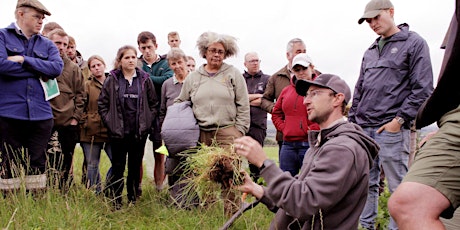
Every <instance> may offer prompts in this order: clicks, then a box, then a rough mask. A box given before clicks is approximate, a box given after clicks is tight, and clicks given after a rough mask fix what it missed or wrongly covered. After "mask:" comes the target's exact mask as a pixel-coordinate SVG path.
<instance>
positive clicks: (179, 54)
mask: <svg viewBox="0 0 460 230" xmlns="http://www.w3.org/2000/svg"><path fill="white" fill-rule="evenodd" d="M166 58H167V59H168V60H170V59H181V58H182V59H184V61H188V57H187V55H185V53H184V51H182V50H181V49H180V48H177V47H173V48H171V50H170V51H169V52H168V54H167V55H166Z"/></svg>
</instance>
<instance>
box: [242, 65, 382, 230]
mask: <svg viewBox="0 0 460 230" xmlns="http://www.w3.org/2000/svg"><path fill="white" fill-rule="evenodd" d="M296 91H297V93H298V94H299V95H301V96H304V101H303V103H304V104H305V106H306V109H307V113H308V119H309V120H310V121H313V122H316V123H318V124H319V126H320V130H319V131H310V132H309V133H308V139H309V142H310V149H309V150H308V151H307V153H306V154H305V158H304V161H303V165H302V168H301V170H300V174H299V175H298V176H295V177H293V176H291V174H290V173H289V172H283V171H282V170H281V169H280V168H279V167H277V166H276V164H275V163H274V162H273V161H271V160H268V158H267V155H266V154H265V153H264V152H263V149H262V147H261V146H260V144H259V143H258V142H257V141H255V140H254V139H252V138H250V137H242V138H239V139H236V140H235V147H236V150H237V153H238V154H240V155H242V156H244V157H246V158H247V159H248V161H249V162H250V163H252V164H254V165H256V166H258V167H259V169H260V175H261V176H262V177H263V178H264V179H265V181H266V182H267V187H263V186H260V185H258V184H256V183H254V182H253V181H252V180H251V179H250V177H249V176H248V175H246V177H245V182H244V184H243V185H241V186H239V187H238V189H239V190H241V191H242V192H247V193H250V194H252V195H254V196H255V197H256V198H257V199H260V200H261V202H262V203H264V204H265V205H266V206H267V207H268V208H269V209H270V210H272V211H276V216H275V218H274V220H273V221H272V223H271V226H270V229H291V228H302V229H357V228H358V219H359V216H360V214H361V211H362V210H363V208H364V204H365V202H366V197H367V191H368V180H369V168H370V166H371V165H372V161H373V158H374V157H375V156H376V155H377V153H378V150H379V147H378V145H377V144H376V143H375V141H373V140H372V139H371V138H369V137H368V136H367V135H365V134H364V132H363V131H362V129H361V128H360V127H359V126H357V125H355V124H352V123H349V122H347V121H346V120H345V118H344V117H343V112H344V111H345V106H346V105H347V103H348V102H349V101H350V97H351V92H350V88H349V87H348V85H347V84H346V83H345V81H343V80H342V79H340V78H339V77H338V76H336V75H331V74H322V75H320V76H318V77H317V78H316V79H315V80H314V81H305V80H299V81H297V83H296Z"/></svg>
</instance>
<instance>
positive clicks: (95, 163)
mask: <svg viewBox="0 0 460 230" xmlns="http://www.w3.org/2000/svg"><path fill="white" fill-rule="evenodd" d="M80 145H81V148H82V149H83V154H85V160H86V164H87V178H88V181H87V182H86V183H87V187H88V188H91V187H95V188H96V193H99V192H101V175H100V173H99V160H100V159H101V150H102V149H104V150H105V153H106V154H107V156H108V157H109V159H110V162H112V149H111V148H110V144H108V143H104V142H99V143H90V142H81V143H80ZM111 171H112V168H110V169H109V171H108V172H107V176H106V178H109V176H110V174H111Z"/></svg>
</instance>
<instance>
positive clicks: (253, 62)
mask: <svg viewBox="0 0 460 230" xmlns="http://www.w3.org/2000/svg"><path fill="white" fill-rule="evenodd" d="M247 62H248V63H251V64H258V63H260V60H259V59H254V60H250V61H247Z"/></svg>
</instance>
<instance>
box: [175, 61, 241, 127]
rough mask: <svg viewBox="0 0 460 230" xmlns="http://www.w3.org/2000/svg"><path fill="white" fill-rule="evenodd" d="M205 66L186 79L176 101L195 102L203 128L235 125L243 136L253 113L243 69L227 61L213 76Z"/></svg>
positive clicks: (194, 110)
mask: <svg viewBox="0 0 460 230" xmlns="http://www.w3.org/2000/svg"><path fill="white" fill-rule="evenodd" d="M204 66H205V65H202V66H200V68H198V70H196V71H193V72H191V73H190V74H189V75H188V76H187V78H185V81H184V85H183V86H182V90H181V92H180V94H179V96H178V97H177V98H176V99H175V100H174V102H183V101H191V102H192V109H193V113H194V114H195V117H196V119H197V121H198V125H199V126H200V129H201V130H205V131H211V130H217V129H218V128H225V127H229V126H235V127H236V128H237V129H238V130H239V131H240V132H241V133H242V134H243V135H244V134H246V133H247V132H248V130H249V124H250V112H249V97H248V91H247V86H246V82H245V81H244V78H243V76H242V75H241V73H240V71H239V70H238V69H236V68H235V67H233V66H231V65H228V64H226V63H223V64H222V66H221V67H220V69H219V71H217V73H216V74H215V75H214V76H213V77H210V76H209V75H208V73H207V72H206V70H205V69H204Z"/></svg>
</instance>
